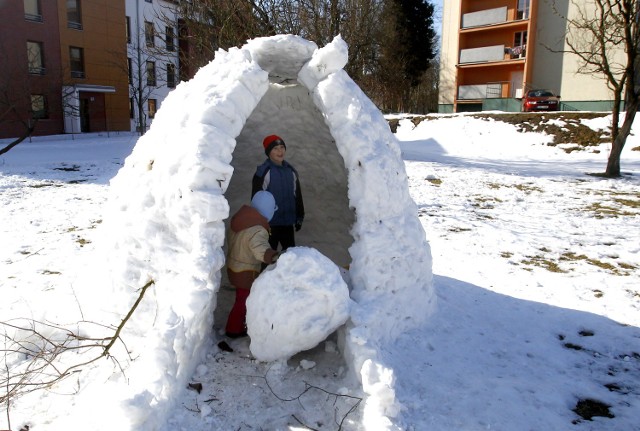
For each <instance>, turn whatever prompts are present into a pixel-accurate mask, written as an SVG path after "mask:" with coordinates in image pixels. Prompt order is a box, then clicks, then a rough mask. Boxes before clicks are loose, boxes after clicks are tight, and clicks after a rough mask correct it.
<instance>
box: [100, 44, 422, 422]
mask: <svg viewBox="0 0 640 431" xmlns="http://www.w3.org/2000/svg"><path fill="white" fill-rule="evenodd" d="M346 62H347V46H346V44H345V42H344V41H343V40H342V39H341V38H340V37H339V36H338V37H336V38H335V39H334V41H333V42H332V43H331V44H329V45H327V46H325V47H323V48H321V49H318V47H317V45H316V44H315V43H313V42H310V41H307V40H305V39H303V38H300V37H297V36H292V35H280V36H274V37H269V38H259V39H254V40H251V41H249V42H248V43H247V44H246V45H245V46H243V47H242V48H234V49H230V50H229V51H223V50H219V51H218V52H217V53H216V56H215V59H214V60H213V61H212V62H211V63H210V64H208V65H207V66H205V67H203V68H202V69H200V70H199V71H198V73H197V74H196V76H195V77H194V78H193V79H192V80H190V81H188V82H183V83H181V84H180V85H179V86H178V87H177V88H176V89H175V90H174V91H173V92H172V93H171V94H170V95H169V97H167V99H166V100H165V101H164V103H163V105H162V107H161V109H160V110H159V111H158V113H157V115H156V118H155V119H154V121H153V125H152V127H151V128H150V130H149V131H148V132H147V133H146V134H145V135H144V136H142V137H141V138H140V139H139V141H138V143H137V144H136V146H135V148H134V150H133V152H132V154H131V155H130V156H129V157H128V158H127V160H126V162H125V165H124V167H123V168H122V169H121V170H120V172H119V173H118V175H117V176H116V177H115V178H114V179H113V180H112V184H111V186H112V187H111V189H112V192H113V196H112V199H111V203H112V208H111V212H110V213H109V214H108V216H107V220H106V223H107V224H109V226H110V228H109V232H111V234H110V235H111V236H112V238H111V241H112V242H113V243H112V246H111V247H110V267H111V269H112V274H113V279H112V283H113V286H114V297H118V298H121V301H120V305H121V306H122V305H123V304H129V305H130V304H132V303H133V302H134V301H135V300H136V298H137V295H138V292H139V289H140V288H141V287H142V286H144V285H145V284H147V283H148V282H150V281H153V283H154V284H153V286H152V287H151V288H150V293H147V297H145V298H144V299H143V301H141V303H140V305H139V307H138V309H137V310H136V313H135V315H134V316H133V319H132V322H131V323H130V324H128V326H127V328H125V332H126V334H124V333H123V337H130V338H131V337H134V338H135V337H138V340H139V343H138V344H136V345H135V346H134V348H133V350H135V351H134V356H137V358H138V359H136V361H134V362H133V365H132V367H134V368H137V371H138V372H137V371H136V370H135V369H134V370H133V371H129V372H128V375H129V378H130V382H129V390H130V391H132V396H131V399H132V402H131V405H130V406H129V407H128V408H129V410H130V412H132V411H134V410H135V411H136V412H137V413H135V414H131V415H130V417H131V418H132V419H131V422H132V424H133V425H135V426H136V427H137V428H136V429H153V427H152V426H151V425H149V424H150V423H152V422H155V421H160V420H162V418H161V415H157V414H156V415H151V414H149V413H148V411H149V410H150V409H149V406H152V407H155V408H156V411H158V410H161V408H162V406H166V405H167V404H170V403H171V402H172V400H173V399H174V398H175V393H176V391H179V390H182V388H183V387H184V386H185V382H186V381H187V379H188V378H189V376H190V375H191V373H192V372H193V369H194V367H195V366H196V365H197V363H198V361H199V360H200V353H201V351H202V349H203V346H205V345H206V344H207V343H208V342H210V338H211V337H213V336H214V335H213V334H212V326H213V315H214V313H213V310H214V309H215V307H216V298H217V292H218V290H219V288H220V284H221V279H222V273H223V268H224V263H225V258H224V245H225V221H226V220H227V219H228V218H229V217H230V214H232V213H233V212H234V211H235V210H236V209H238V208H239V207H240V206H241V205H242V204H246V203H248V202H249V200H250V193H251V177H252V176H253V173H254V172H255V168H256V166H257V165H258V164H260V163H261V162H262V161H263V160H264V159H265V155H264V151H263V147H262V140H263V138H264V137H265V136H267V135H270V134H277V135H279V136H281V137H282V138H283V139H284V141H285V142H286V144H287V155H286V159H287V160H288V161H289V162H291V163H292V164H293V165H294V166H295V167H296V168H297V170H298V172H299V174H300V180H301V185H302V192H303V196H304V201H305V209H306V218H305V222H304V224H303V227H302V230H301V231H300V232H299V233H298V234H297V237H296V242H297V243H298V245H301V246H306V247H313V248H315V249H317V250H318V251H320V252H321V253H322V254H323V255H325V256H327V257H328V258H330V259H331V260H332V261H333V262H334V263H335V264H336V265H339V266H341V267H344V268H347V267H348V269H349V278H350V282H351V284H350V286H349V288H350V292H351V298H352V299H353V300H354V301H355V306H354V307H353V308H352V310H351V315H350V320H349V321H348V322H347V324H346V325H345V327H344V328H343V329H341V331H342V337H341V339H342V341H343V352H344V355H345V358H346V360H347V363H348V364H349V366H350V367H351V368H352V370H353V372H354V374H355V375H356V376H357V377H358V378H359V379H360V381H361V382H362V385H363V388H364V390H365V392H367V393H368V394H369V396H370V399H371V400H373V401H372V402H376V401H375V399H376V397H377V396H379V397H380V399H386V400H389V399H393V388H392V386H393V382H392V381H391V380H392V379H391V380H390V379H389V378H388V376H389V373H385V372H384V364H380V363H379V360H378V357H377V353H376V352H377V349H378V346H379V345H380V344H381V343H384V341H385V340H389V339H391V338H392V337H393V336H394V334H397V333H399V332H400V331H404V330H406V329H409V328H412V327H415V326H417V325H418V324H420V323H422V322H424V320H425V319H427V318H428V317H429V315H430V314H431V313H432V312H433V309H434V306H435V297H434V293H433V288H432V272H431V254H430V249H429V244H428V243H427V241H426V239H425V232H424V230H423V229H422V226H421V224H420V222H419V220H418V217H417V209H416V206H415V203H414V202H413V201H412V199H411V197H410V195H409V189H408V181H407V177H406V173H405V168H404V164H403V161H402V158H401V155H400V150H399V147H398V144H397V142H396V139H395V137H394V136H393V134H392V133H391V131H390V129H389V127H388V125H387V122H386V121H385V119H384V117H383V115H382V114H381V113H380V112H379V110H378V109H377V108H376V107H375V105H374V104H373V103H372V102H371V101H370V100H369V99H368V98H367V97H366V96H365V94H364V93H363V92H362V91H361V90H360V89H359V88H358V86H357V85H356V84H355V83H354V82H353V80H352V79H351V78H349V76H348V75H347V73H346V72H345V71H344V70H343V67H344V65H345V64H346ZM130 344H131V343H130ZM130 347H131V346H130ZM150 368H161V369H163V370H165V371H164V372H165V373H166V375H165V376H162V378H160V377H157V376H155V377H154V376H153V375H152V374H151V373H148V372H145V370H148V369H150ZM168 382H169V383H168ZM368 402H369V401H368ZM377 402H380V400H378V401H377ZM390 404H393V402H391V403H390ZM159 408H160V409H159ZM395 413H397V412H395V411H393V408H390V409H389V411H387V412H386V415H387V416H393V415H394V414H395ZM372 420H373V419H372ZM376 420H377V419H376ZM377 423H378V424H379V423H380V422H379V421H378V422H377ZM143 424H146V425H143ZM120 429H125V428H120Z"/></svg>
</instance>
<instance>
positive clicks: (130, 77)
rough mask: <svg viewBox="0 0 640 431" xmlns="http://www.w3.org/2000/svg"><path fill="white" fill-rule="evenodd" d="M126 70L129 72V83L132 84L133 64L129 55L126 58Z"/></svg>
mask: <svg viewBox="0 0 640 431" xmlns="http://www.w3.org/2000/svg"><path fill="white" fill-rule="evenodd" d="M127 70H128V72H129V85H133V65H132V64H131V57H128V58H127Z"/></svg>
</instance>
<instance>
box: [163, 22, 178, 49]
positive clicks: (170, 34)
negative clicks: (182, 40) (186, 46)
mask: <svg viewBox="0 0 640 431" xmlns="http://www.w3.org/2000/svg"><path fill="white" fill-rule="evenodd" d="M175 37H176V35H175V31H174V30H173V27H167V28H166V29H165V43H166V44H167V51H175V50H176V45H175V42H174V41H175Z"/></svg>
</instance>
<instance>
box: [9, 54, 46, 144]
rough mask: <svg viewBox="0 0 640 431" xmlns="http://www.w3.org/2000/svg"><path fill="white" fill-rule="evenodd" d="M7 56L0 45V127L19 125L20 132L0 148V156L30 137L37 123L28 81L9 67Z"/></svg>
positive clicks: (20, 72) (19, 72)
mask: <svg viewBox="0 0 640 431" xmlns="http://www.w3.org/2000/svg"><path fill="white" fill-rule="evenodd" d="M8 56H9V50H7V49H2V45H1V44H0V125H1V124H6V125H8V124H14V125H19V127H18V128H19V129H21V130H22V132H21V133H20V134H19V135H18V136H17V137H16V138H15V139H14V140H13V141H12V142H10V143H9V144H7V145H5V146H4V147H3V148H0V155H1V154H5V153H6V152H8V151H9V150H11V149H12V148H13V147H15V146H16V145H18V144H20V143H21V142H23V141H24V140H25V139H27V138H28V137H29V136H31V134H32V133H33V132H34V130H35V128H36V125H37V123H38V116H37V115H35V114H34V112H33V107H32V103H31V96H30V94H31V92H30V91H29V87H28V81H27V80H26V79H24V76H23V71H22V70H16V68H13V67H11V64H12V63H11V62H10V61H9V59H8ZM16 87H18V89H16Z"/></svg>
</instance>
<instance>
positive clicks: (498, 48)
mask: <svg viewBox="0 0 640 431" xmlns="http://www.w3.org/2000/svg"><path fill="white" fill-rule="evenodd" d="M525 56H526V46H525V45H522V46H505V45H493V46H483V47H480V48H469V49H461V50H460V58H459V64H460V65H461V66H462V65H469V64H478V63H491V62H498V61H508V60H524V58H525Z"/></svg>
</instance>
